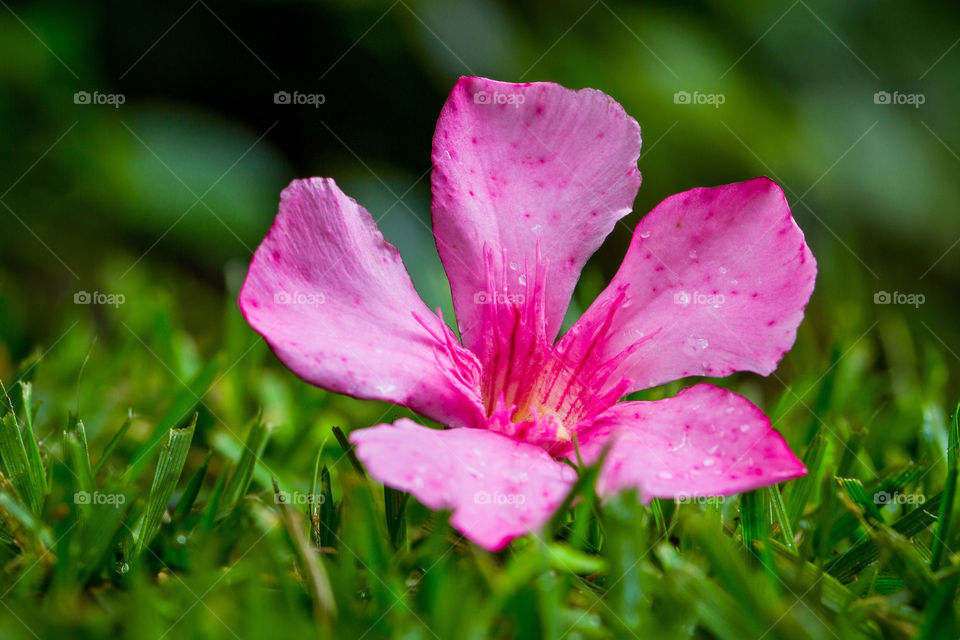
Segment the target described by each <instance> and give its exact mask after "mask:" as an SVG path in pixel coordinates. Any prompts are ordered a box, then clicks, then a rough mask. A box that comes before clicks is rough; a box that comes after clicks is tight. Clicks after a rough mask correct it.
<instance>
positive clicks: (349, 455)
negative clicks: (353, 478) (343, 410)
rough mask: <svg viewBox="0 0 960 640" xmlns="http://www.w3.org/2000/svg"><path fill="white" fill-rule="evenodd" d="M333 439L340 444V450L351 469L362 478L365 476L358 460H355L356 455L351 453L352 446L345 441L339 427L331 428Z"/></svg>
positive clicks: (344, 436) (345, 437)
mask: <svg viewBox="0 0 960 640" xmlns="http://www.w3.org/2000/svg"><path fill="white" fill-rule="evenodd" d="M333 437H335V438H336V439H337V442H339V443H340V448H341V449H343V454H344V455H345V456H347V460H349V461H350V464H351V465H352V466H353V468H354V469H356V470H357V473H359V474H360V475H362V476H365V475H367V472H366V471H364V470H363V465H362V464H360V460H359V459H357V454H355V453H354V452H353V445H352V444H350V441H349V440H347V436H346V435H345V434H344V433H343V429H341V428H340V427H333Z"/></svg>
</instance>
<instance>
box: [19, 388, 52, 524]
mask: <svg viewBox="0 0 960 640" xmlns="http://www.w3.org/2000/svg"><path fill="white" fill-rule="evenodd" d="M20 393H21V396H22V398H23V421H24V425H25V429H24V431H25V434H24V437H25V442H24V446H25V447H26V450H27V467H28V468H29V470H30V479H31V481H32V482H33V486H34V487H35V488H36V490H37V491H38V493H39V496H40V502H41V505H42V502H43V499H44V498H45V497H46V495H47V491H48V487H47V472H46V470H45V469H44V468H43V458H42V457H41V456H40V445H39V443H38V442H37V434H36V431H34V428H33V385H31V384H30V383H29V382H23V381H21V382H20Z"/></svg>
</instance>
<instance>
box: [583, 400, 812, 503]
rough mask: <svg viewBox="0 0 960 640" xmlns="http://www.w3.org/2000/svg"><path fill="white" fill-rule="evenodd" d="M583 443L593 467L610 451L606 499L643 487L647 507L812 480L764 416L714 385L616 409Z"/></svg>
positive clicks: (602, 486)
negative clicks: (656, 501) (803, 478)
mask: <svg viewBox="0 0 960 640" xmlns="http://www.w3.org/2000/svg"><path fill="white" fill-rule="evenodd" d="M581 442H582V443H583V444H582V446H581V455H582V456H583V457H584V459H585V461H590V462H592V461H594V460H596V458H597V456H598V455H599V454H600V451H601V450H602V449H603V447H604V446H605V445H606V444H607V443H608V442H609V443H612V447H611V449H610V453H609V454H608V455H607V459H606V461H605V462H604V467H603V469H602V470H601V472H600V478H599V479H598V481H597V490H598V492H599V493H601V494H602V495H609V494H611V493H614V492H616V491H619V490H621V489H626V488H629V487H637V488H639V489H640V491H641V494H642V495H643V498H644V500H646V501H649V500H650V499H651V498H678V497H679V498H683V497H702V496H725V495H730V494H733V493H741V492H744V491H749V490H751V489H756V488H758V487H765V486H768V485H771V484H775V483H777V482H783V481H784V480H789V479H791V478H797V477H800V476H802V475H805V474H806V473H807V470H806V468H805V467H804V466H803V463H802V462H800V460H798V459H797V457H796V456H795V455H793V452H791V451H790V447H788V446H787V443H786V442H784V440H783V437H781V436H780V434H779V433H777V432H776V431H774V430H773V428H772V427H771V426H770V420H769V419H767V417H766V416H765V415H764V414H763V412H762V411H760V409H758V408H757V407H756V406H755V405H754V404H752V403H751V402H750V401H749V400H747V399H746V398H744V397H742V396H739V395H737V394H735V393H733V392H731V391H727V390H726V389H722V388H720V387H716V386H714V385H711V384H698V385H696V386H693V387H690V388H689V389H685V390H684V391H681V392H680V393H678V394H677V395H676V396H674V397H673V398H668V399H666V400H658V401H656V402H620V403H617V404H616V405H614V406H613V407H612V408H611V409H609V410H608V411H607V412H606V413H604V414H602V415H601V416H598V417H597V418H596V419H595V421H594V423H593V425H592V426H591V427H590V428H588V429H587V430H586V431H585V432H584V433H583V435H582V440H581ZM567 455H568V456H571V455H572V454H570V453H568V454H567Z"/></svg>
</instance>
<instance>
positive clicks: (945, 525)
mask: <svg viewBox="0 0 960 640" xmlns="http://www.w3.org/2000/svg"><path fill="white" fill-rule="evenodd" d="M958 414H960V404H958V405H957V408H956V410H954V412H953V422H951V424H950V433H949V435H948V442H947V483H946V486H945V487H944V488H943V498H942V499H941V501H940V521H939V522H938V523H937V531H936V533H934V535H933V547H932V549H931V557H930V570H931V571H936V570H937V569H939V568H940V564H941V563H942V562H943V552H944V549H946V546H947V545H946V542H945V540H946V539H947V536H948V535H950V521H951V517H952V515H953V502H954V499H955V498H956V495H957V466H958V465H957V456H958V451H957V449H958V448H960V433H958V422H957V421H958Z"/></svg>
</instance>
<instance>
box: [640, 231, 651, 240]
mask: <svg viewBox="0 0 960 640" xmlns="http://www.w3.org/2000/svg"><path fill="white" fill-rule="evenodd" d="M640 237H641V238H643V239H644V240H646V239H647V238H649V237H650V232H649V231H641V232H640Z"/></svg>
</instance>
